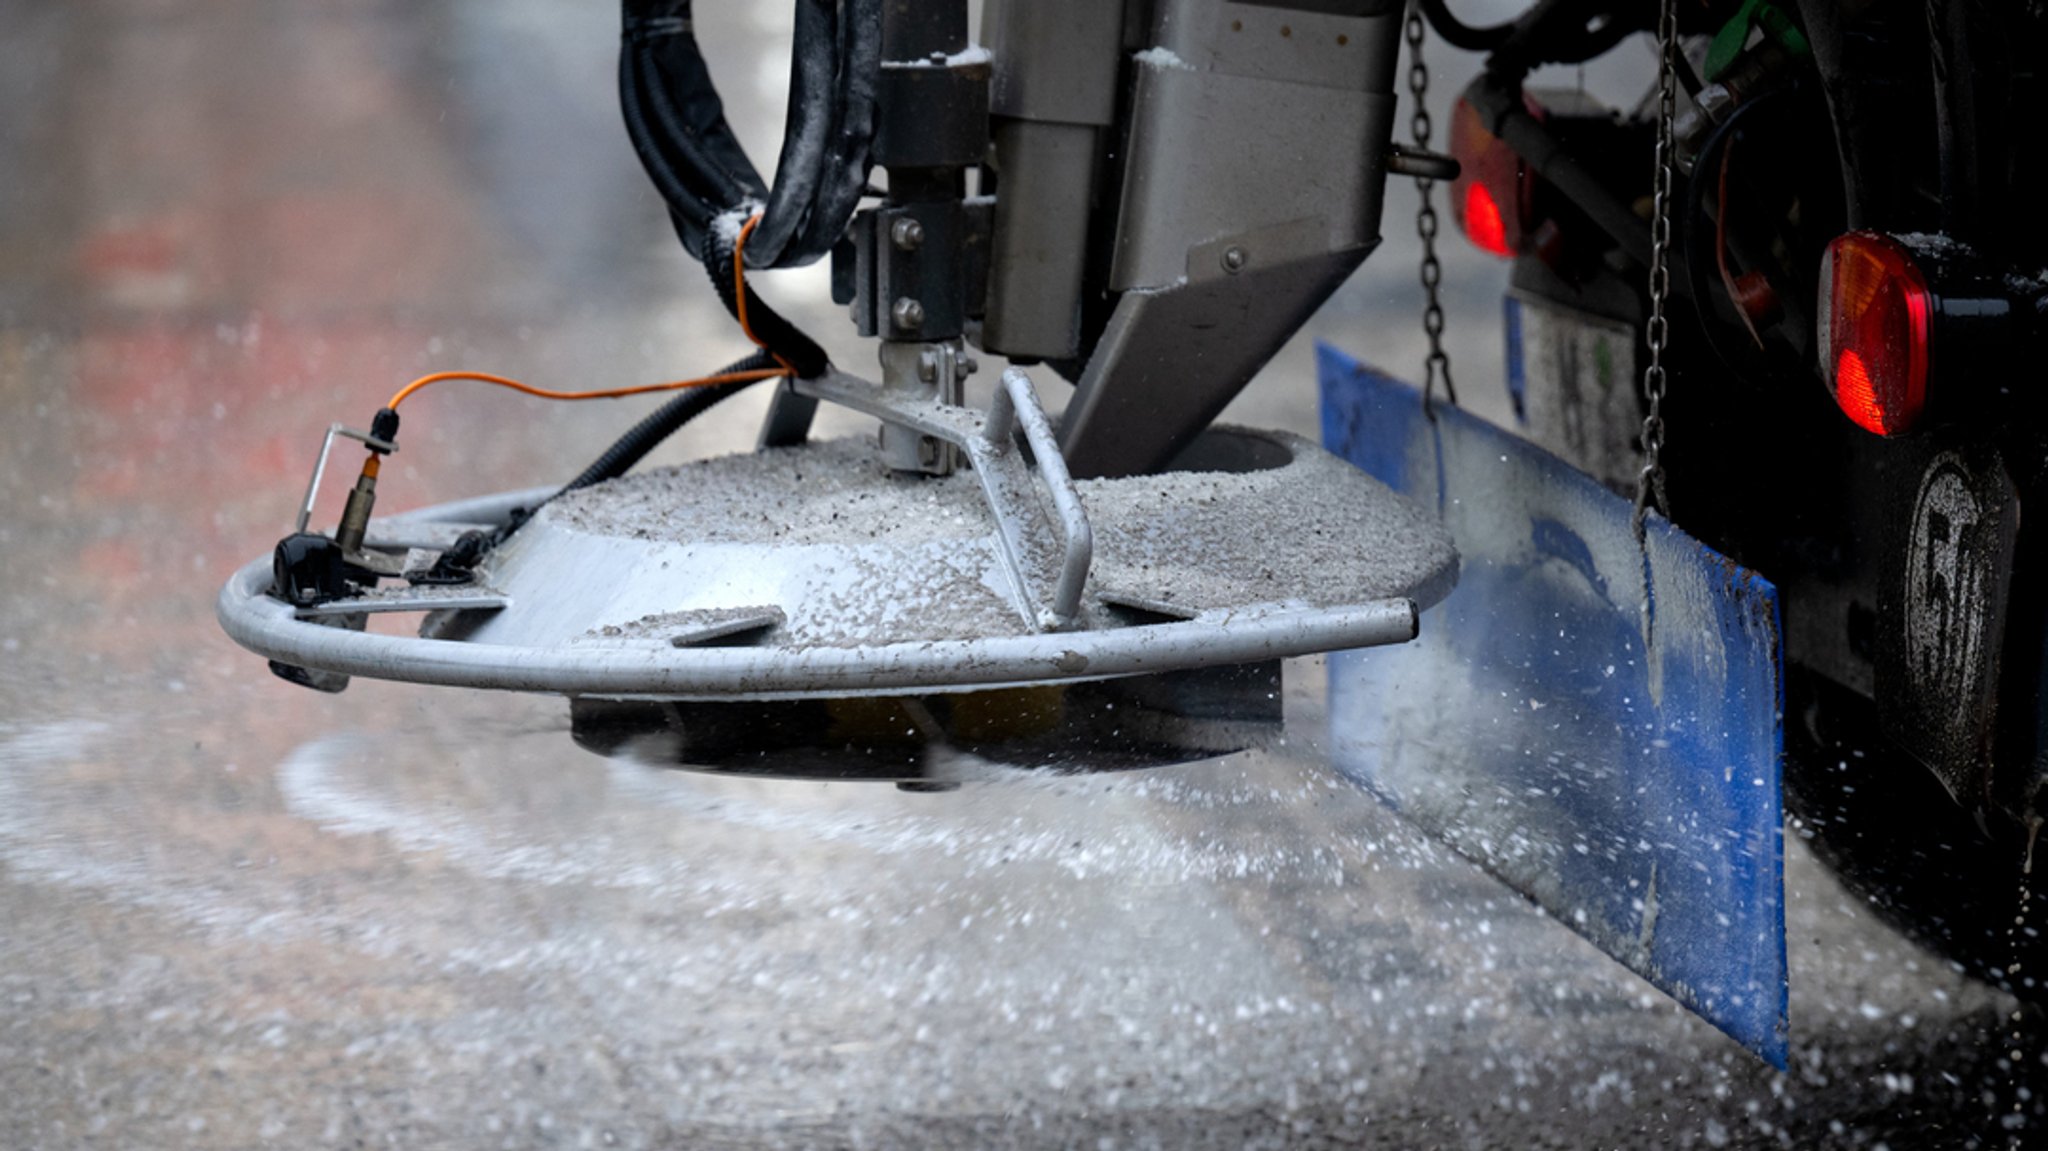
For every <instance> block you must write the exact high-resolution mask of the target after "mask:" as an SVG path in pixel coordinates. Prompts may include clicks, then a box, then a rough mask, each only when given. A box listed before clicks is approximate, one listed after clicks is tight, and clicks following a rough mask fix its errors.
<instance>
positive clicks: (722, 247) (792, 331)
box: [698, 221, 831, 379]
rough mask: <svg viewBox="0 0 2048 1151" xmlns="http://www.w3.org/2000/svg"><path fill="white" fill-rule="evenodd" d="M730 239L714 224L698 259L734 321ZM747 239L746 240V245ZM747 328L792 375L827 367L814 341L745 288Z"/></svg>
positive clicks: (812, 373) (735, 305)
mask: <svg viewBox="0 0 2048 1151" xmlns="http://www.w3.org/2000/svg"><path fill="white" fill-rule="evenodd" d="M734 238H735V237H734V236H732V235H728V234H726V229H725V228H724V227H722V226H721V225H720V223H719V222H717V221H714V222H713V223H712V225H711V227H709V228H707V229H705V231H704V246H703V250H702V251H701V252H699V254H698V257H699V258H700V259H702V260H703V261H704V271H705V272H706V273H707V274H709V275H710V277H711V286H712V288H713V289H714V290H715V291H717V293H718V300H719V302H720V303H722V304H724V305H725V310H726V311H728V312H730V313H732V315H733V318H734V319H738V318H739V314H740V307H739V297H738V296H737V295H735V294H734V287H733V258H732V249H733V241H734ZM751 239H752V238H751V237H749V242H751ZM747 327H748V328H749V329H751V330H752V332H753V335H754V338H756V339H758V340H760V341H761V342H762V343H763V344H766V345H767V346H768V350H769V351H770V352H773V353H774V354H775V355H777V356H779V357H781V358H782V359H783V360H786V361H787V362H788V363H789V366H790V367H792V368H794V369H796V374H797V375H799V376H802V377H804V378H805V379H810V378H812V377H814V376H818V375H821V374H823V372H824V371H825V369H826V368H827V367H829V366H830V364H831V361H830V360H829V359H828V358H827V357H826V355H825V349H823V348H821V347H819V346H818V343H817V341H816V340H813V339H811V338H810V337H809V336H807V335H805V334H804V333H803V331H802V329H800V328H798V327H797V326H796V325H795V324H792V323H790V322H789V321H788V320H785V319H783V318H782V315H781V314H780V313H778V312H777V311H776V310H775V309H773V308H771V307H769V306H768V305H767V304H765V303H763V302H762V300H761V297H759V296H757V295H755V294H754V289H752V288H748V289H747Z"/></svg>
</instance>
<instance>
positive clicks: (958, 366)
mask: <svg viewBox="0 0 2048 1151" xmlns="http://www.w3.org/2000/svg"><path fill="white" fill-rule="evenodd" d="M980 370H981V364H980V363H979V362H977V361H976V360H975V358H974V357H973V356H970V355H968V354H967V353H966V352H964V351H958V352H954V353H953V374H954V375H956V376H971V375H973V374H974V373H976V372H978V371H980Z"/></svg>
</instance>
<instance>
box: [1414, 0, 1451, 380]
mask: <svg viewBox="0 0 2048 1151" xmlns="http://www.w3.org/2000/svg"><path fill="white" fill-rule="evenodd" d="M1406 34H1407V39H1408V94H1409V95H1410V96H1412V97H1414V103H1413V111H1412V112H1411V113H1410V115H1409V117H1408V135H1409V138H1410V139H1412V140H1413V141H1414V142H1415V150H1416V151H1418V152H1428V151H1429V137H1430V135H1431V133H1432V132H1433V131H1434V125H1433V124H1432V122H1431V121H1430V118H1429V104H1428V102H1427V101H1426V100H1425V97H1427V96H1428V94H1429V66H1428V65H1427V64H1425V63H1423V61H1422V35H1423V26H1422V10H1421V8H1420V7H1419V6H1417V5H1412V4H1411V5H1410V6H1409V8H1408V22H1407V26H1406ZM1415 189H1416V191H1417V192H1419V193H1420V194H1421V196H1422V207H1421V208H1419V209H1417V211H1416V213H1415V234H1416V235H1417V236H1419V237H1420V238H1421V239H1422V291H1423V295H1424V303H1423V308H1422V330H1423V331H1424V332H1425V333H1427V334H1428V336H1429V358H1428V359H1427V360H1425V361H1424V363H1423V383H1422V410H1423V411H1424V412H1429V411H1430V410H1431V403H1432V400H1433V398H1434V397H1435V395H1436V382H1437V380H1438V379H1439V378H1441V379H1442V380H1443V382H1444V398H1445V399H1447V400H1449V401H1450V402H1451V405H1452V406H1453V407H1455V406H1457V403H1458V388H1457V385H1455V384H1453V383H1452V382H1451V357H1450V353H1448V352H1446V351H1444V339H1443V336H1444V309H1443V304H1442V303H1441V302H1440V301H1439V300H1438V299H1437V286H1438V285H1439V284H1441V283H1443V278H1444V269H1443V265H1442V264H1440V263H1438V262H1437V258H1436V235H1437V216H1436V206H1435V205H1434V204H1433V203H1431V199H1432V195H1433V193H1434V191H1435V189H1436V181H1435V180H1417V181H1415Z"/></svg>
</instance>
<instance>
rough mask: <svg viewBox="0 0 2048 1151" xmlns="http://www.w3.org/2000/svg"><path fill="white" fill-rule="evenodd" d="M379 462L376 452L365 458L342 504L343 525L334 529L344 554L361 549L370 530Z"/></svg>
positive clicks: (375, 503) (375, 501)
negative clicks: (346, 498) (359, 472)
mask: <svg viewBox="0 0 2048 1151" xmlns="http://www.w3.org/2000/svg"><path fill="white" fill-rule="evenodd" d="M385 410H386V411H389V410H390V409H388V408H387V409H385ZM379 462H380V461H379V458H378V455H377V453H376V452H371V453H370V455H369V457H368V458H366V459H365V460H363V473H362V474H361V475H359V476H357V477H356V486H355V487H354V489H352V490H351V491H350V492H349V493H348V502H347V503H346V504H343V505H342V508H341V525H340V526H339V527H337V528H335V529H334V542H335V543H337V544H340V545H341V551H342V554H344V555H347V554H348V553H350V552H356V551H361V550H362V547H363V537H364V536H365V535H366V534H368V532H369V530H370V511H371V509H373V508H375V507H376V506H377V466H378V464H379Z"/></svg>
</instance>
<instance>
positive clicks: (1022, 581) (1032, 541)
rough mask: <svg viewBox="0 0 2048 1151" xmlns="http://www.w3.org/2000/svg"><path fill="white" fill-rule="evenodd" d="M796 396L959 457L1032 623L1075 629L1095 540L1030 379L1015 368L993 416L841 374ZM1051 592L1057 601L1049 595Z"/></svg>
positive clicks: (799, 387) (802, 385) (798, 383)
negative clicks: (1024, 448)
mask: <svg viewBox="0 0 2048 1151" xmlns="http://www.w3.org/2000/svg"><path fill="white" fill-rule="evenodd" d="M789 386H790V387H791V388H792V389H793V390H795V391H797V392H800V393H802V394H804V395H809V396H815V397H816V398H818V399H821V400H829V401H831V402H832V403H835V404H838V405H840V406H841V407H847V408H852V409H853V410H854V411H857V412H861V413H863V414H866V415H870V416H874V417H875V418H877V419H879V420H883V421H885V422H887V423H891V424H895V425H898V426H900V427H905V428H908V429H910V430H911V431H913V432H917V433H919V434H921V435H927V436H932V437H934V438H936V439H941V440H944V441H946V442H947V443H950V444H953V445H954V446H956V447H958V448H959V449H960V450H961V451H962V452H963V453H964V454H965V455H966V456H967V462H968V465H969V466H970V467H972V468H973V469H974V474H975V476H976V478H977V479H979V480H980V481H981V491H982V495H983V496H984V497H985V498H986V499H987V500H988V509H989V514H990V515H992V516H993V517H994V518H995V521H996V541H997V544H998V548H997V550H998V551H999V552H1000V553H1001V555H1002V558H1003V567H1004V569H1005V570H1006V571H1007V572H1008V573H1009V575H1010V583H1011V590H1012V592H1013V596H1014V598H1015V600H1016V603H1017V605H1018V608H1019V610H1020V611H1021V612H1022V613H1023V615H1024V619H1025V622H1027V623H1029V624H1031V625H1032V626H1034V627H1037V628H1038V629H1039V630H1041V631H1061V630H1065V629H1067V628H1071V627H1073V626H1074V623H1075V621H1076V620H1077V618H1078V617H1079V615H1080V610H1081V591H1082V588H1083V586H1084V585H1085V584H1086V583H1087V582H1088V566H1089V564H1090V563H1091V562H1093V557H1094V548H1095V543H1094V536H1093V534H1092V533H1091V532H1090V530H1089V527H1088V515H1087V512H1086V510H1085V509H1084V508H1083V507H1082V506H1081V494H1080V492H1079V491H1078V490H1077V489H1076V488H1075V487H1074V480H1073V477H1072V476H1071V475H1069V474H1068V472H1067V462H1066V457H1064V456H1062V455H1061V454H1060V450H1059V444H1058V442H1057V441H1056V440H1055V439H1054V436H1053V431H1052V422H1051V421H1050V420H1048V419H1047V418H1046V415H1045V408H1044V407H1043V406H1041V405H1040V404H1039V402H1038V392H1037V391H1036V390H1035V389H1033V388H1032V386H1031V378H1030V377H1029V376H1026V375H1025V374H1024V373H1023V372H1021V371H1018V370H1017V369H1015V368H1010V369H1008V370H1006V371H1004V372H1003V380H1002V386H1001V387H1000V388H998V389H997V390H996V396H995V400H994V401H993V402H992V403H991V404H990V405H989V410H988V413H987V414H986V415H984V414H982V413H980V412H977V411H974V410H973V409H971V408H963V407H959V406H956V405H953V404H947V403H941V402H939V401H937V400H914V399H908V398H905V397H902V396H897V395H892V394H890V393H889V392H887V391H885V390H884V389H883V388H881V387H879V386H878V385H875V384H871V383H869V382H868V381H866V380H863V379H860V378H859V377H856V376H849V375H846V374H845V373H842V372H837V371H831V372H826V373H825V374H824V375H821V376H818V377H816V378H815V379H797V380H792V381H790V385H789ZM1020 427H1021V428H1022V429H1023V431H1024V439H1025V441H1026V442H1027V443H1029V444H1030V445H1031V455H1032V457H1033V459H1034V460H1035V461H1036V462H1037V465H1038V467H1037V476H1038V478H1039V479H1041V480H1043V481H1044V482H1045V486H1046V489H1047V490H1048V491H1049V492H1050V493H1051V496H1052V512H1051V513H1050V514H1048V513H1047V512H1046V510H1045V508H1044V506H1043V504H1042V502H1041V501H1040V500H1039V498H1038V491H1037V485H1036V484H1035V483H1033V480H1032V469H1031V466H1030V465H1029V464H1027V463H1026V462H1025V460H1024V458H1023V453H1021V452H1019V451H1018V450H1017V447H1016V444H1015V442H1014V438H1013V433H1014V432H1015V431H1016V430H1017V429H1018V428H1020ZM1048 586H1049V587H1051V589H1052V591H1051V594H1050V595H1046V594H1043V589H1045V588H1046V587H1048Z"/></svg>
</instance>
